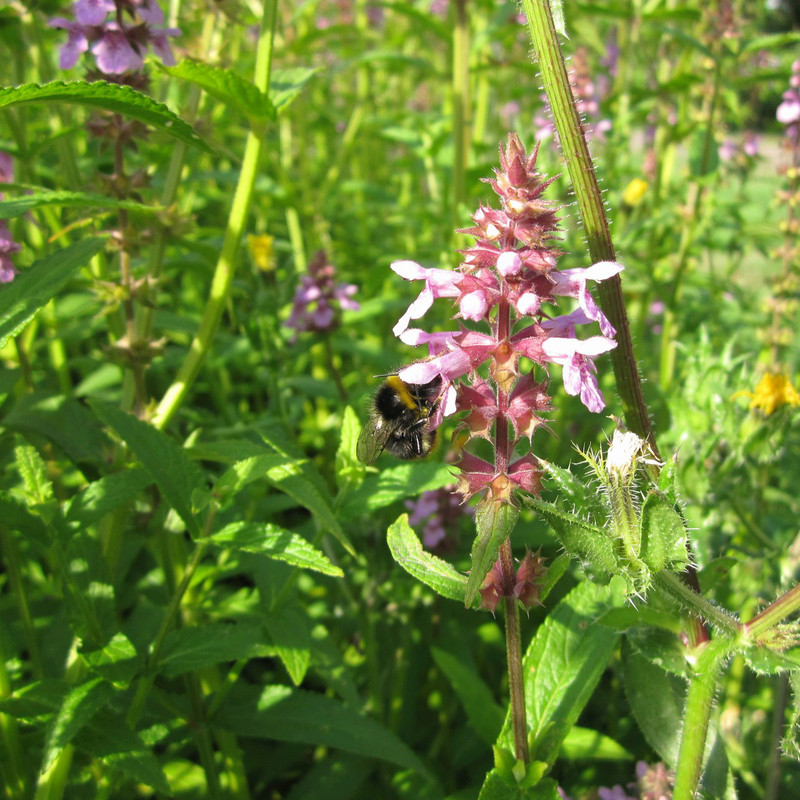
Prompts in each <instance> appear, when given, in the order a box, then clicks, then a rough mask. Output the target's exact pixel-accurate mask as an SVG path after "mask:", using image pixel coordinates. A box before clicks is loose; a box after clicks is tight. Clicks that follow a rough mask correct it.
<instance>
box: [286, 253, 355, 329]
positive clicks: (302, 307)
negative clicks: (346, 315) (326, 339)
mask: <svg viewBox="0 0 800 800" xmlns="http://www.w3.org/2000/svg"><path fill="white" fill-rule="evenodd" d="M356 291H358V289H357V287H356V286H355V285H353V284H350V283H336V269H335V267H334V266H333V265H332V264H329V263H328V262H327V260H326V258H325V253H324V252H323V251H321V250H320V251H319V252H318V253H317V254H316V255H315V256H314V258H313V259H312V260H311V262H310V263H309V265H308V275H303V276H302V277H301V278H300V285H299V286H298V287H297V289H296V291H295V294H294V299H293V300H292V312H291V314H290V316H289V319H287V320H286V322H285V323H284V324H285V325H286V326H287V327H288V328H294V329H295V331H297V332H300V331H305V332H317V333H330V332H331V331H333V330H335V329H336V328H338V327H339V319H340V317H341V310H342V309H347V310H352V311H357V310H358V308H359V307H360V306H359V304H358V303H357V302H356V301H355V300H353V295H354V294H355V293H356Z"/></svg>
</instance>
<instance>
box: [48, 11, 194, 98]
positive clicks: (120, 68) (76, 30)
mask: <svg viewBox="0 0 800 800" xmlns="http://www.w3.org/2000/svg"><path fill="white" fill-rule="evenodd" d="M72 11H73V13H74V15H75V19H74V20H69V19H65V18H64V17H55V18H53V19H51V20H50V23H49V24H50V27H52V28H62V29H64V30H66V31H67V34H68V39H67V42H66V44H64V45H63V46H62V48H61V54H60V58H59V66H60V67H61V69H71V68H72V67H74V66H75V65H76V64H77V63H78V60H79V59H80V57H81V55H82V54H83V53H85V52H86V51H87V50H91V53H92V55H93V56H94V59H95V64H96V66H97V70H98V72H97V74H95V75H94V77H103V78H106V79H109V77H110V76H121V75H125V74H126V73H136V72H138V71H139V70H141V69H142V67H143V65H144V56H145V55H146V53H147V50H148V48H152V50H153V52H154V53H155V54H156V55H157V56H159V57H160V58H161V60H162V61H163V62H164V63H165V64H167V65H168V66H172V65H173V64H175V57H174V55H173V54H172V49H171V48H170V45H169V40H168V37H170V36H177V35H178V34H179V33H180V31H179V30H178V29H177V28H162V27H159V26H161V25H163V24H164V12H163V10H162V9H161V6H159V4H158V2H156V0H77V2H76V3H74V4H73V6H72ZM90 77H92V76H91V75H90ZM119 82H128V81H119Z"/></svg>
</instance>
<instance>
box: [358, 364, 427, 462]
mask: <svg viewBox="0 0 800 800" xmlns="http://www.w3.org/2000/svg"><path fill="white" fill-rule="evenodd" d="M441 390H442V379H441V378H440V377H439V376H438V375H437V376H436V377H435V378H434V379H433V380H432V381H429V382H428V383H422V384H419V383H406V382H405V381H403V380H400V378H398V377H397V375H391V376H389V377H388V378H387V379H386V380H385V381H384V383H383V384H382V385H381V387H380V389H378V391H377V393H376V394H375V400H374V401H373V402H372V408H371V409H370V414H369V421H368V422H367V424H366V425H365V426H364V428H363V430H362V431H361V435H360V436H359V437H358V444H357V446H356V455H357V456H358V458H359V460H360V461H363V462H364V463H365V464H374V463H375V462H376V461H377V460H378V456H379V455H380V454H381V453H382V452H383V451H384V450H386V451H387V452H388V453H391V454H392V455H393V456H397V458H402V459H411V458H422V456H426V455H428V453H430V451H431V449H432V448H433V445H434V443H435V442H436V431H431V430H428V423H429V422H430V418H431V417H432V416H433V413H434V412H435V411H436V408H437V406H438V405H439V396H440V394H441Z"/></svg>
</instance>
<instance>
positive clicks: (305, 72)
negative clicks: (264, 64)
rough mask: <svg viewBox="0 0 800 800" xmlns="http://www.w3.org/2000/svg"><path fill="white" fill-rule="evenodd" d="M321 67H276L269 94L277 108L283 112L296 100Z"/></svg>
mask: <svg viewBox="0 0 800 800" xmlns="http://www.w3.org/2000/svg"><path fill="white" fill-rule="evenodd" d="M318 71H319V67H291V68H289V69H275V70H273V71H272V76H271V78H270V82H269V96H270V99H271V100H272V105H273V106H274V107H275V110H276V111H277V112H278V113H279V114H281V113H282V112H284V111H286V109H287V108H288V107H289V106H290V105H291V104H292V103H293V102H294V100H295V99H296V98H297V97H298V95H299V94H300V92H302V91H303V89H304V88H305V85H306V84H307V83H308V82H309V81H310V80H311V78H313V77H314V75H315V74H316V73H317V72H318Z"/></svg>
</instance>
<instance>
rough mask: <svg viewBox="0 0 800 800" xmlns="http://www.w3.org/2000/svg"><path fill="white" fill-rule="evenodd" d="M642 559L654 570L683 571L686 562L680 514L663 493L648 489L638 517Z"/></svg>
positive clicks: (683, 532) (684, 537) (684, 532)
mask: <svg viewBox="0 0 800 800" xmlns="http://www.w3.org/2000/svg"><path fill="white" fill-rule="evenodd" d="M640 526H641V527H640V537H641V543H642V549H641V555H640V557H641V559H642V561H644V563H645V564H647V566H648V567H649V568H650V570H651V571H652V572H653V573H656V572H661V570H663V569H669V570H672V571H673V572H682V571H683V570H684V568H685V567H686V564H687V563H688V562H689V553H688V551H687V550H686V529H685V528H684V524H683V518H682V517H681V515H680V514H679V513H678V512H677V511H676V510H675V509H674V508H673V506H672V503H670V502H669V501H668V500H667V498H666V496H665V495H663V494H661V493H660V492H650V493H649V494H648V495H647V498H646V499H645V501H644V505H643V506H642V513H641V518H640Z"/></svg>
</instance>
